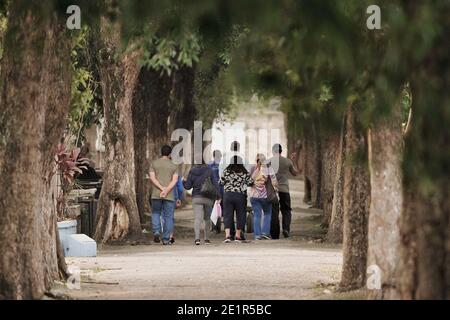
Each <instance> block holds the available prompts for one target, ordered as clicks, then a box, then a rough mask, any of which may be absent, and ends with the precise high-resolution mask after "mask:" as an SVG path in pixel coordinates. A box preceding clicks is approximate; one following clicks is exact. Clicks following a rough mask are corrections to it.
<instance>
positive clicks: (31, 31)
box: [0, 1, 71, 299]
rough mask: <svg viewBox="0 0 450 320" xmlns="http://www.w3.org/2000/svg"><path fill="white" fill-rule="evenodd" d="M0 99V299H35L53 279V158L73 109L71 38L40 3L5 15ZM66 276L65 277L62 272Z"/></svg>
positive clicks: (17, 5)
mask: <svg viewBox="0 0 450 320" xmlns="http://www.w3.org/2000/svg"><path fill="white" fill-rule="evenodd" d="M9 10H10V11H9V19H8V30H7V32H6V36H5V43H4V48H5V51H4V56H3V60H2V67H1V70H2V72H1V90H0V92H1V95H0V173H1V183H0V195H1V201H0V212H1V215H0V252H1V255H0V299H38V298H40V297H41V296H42V295H43V294H44V292H45V291H46V290H48V289H50V287H51V285H52V283H53V280H55V279H57V278H58V275H59V272H58V271H59V270H58V264H59V265H60V266H61V268H62V269H65V261H64V260H63V259H60V260H59V263H58V254H57V251H58V244H59V242H58V241H59V239H58V234H57V229H56V212H55V208H54V206H53V201H52V193H51V187H50V185H51V179H52V176H53V173H54V172H53V168H54V167H53V165H54V163H53V153H54V151H55V149H56V145H57V143H58V140H59V138H60V137H61V136H62V133H63V129H64V125H65V119H66V117H67V113H68V109H69V103H70V89H71V85H70V83H71V67H70V50H71V42H70V36H69V35H68V34H66V32H65V24H64V22H62V21H61V20H60V19H59V17H58V14H57V12H56V11H53V10H52V8H51V7H49V6H48V4H45V3H43V2H42V1H14V2H12V3H11V5H10V8H9ZM62 271H64V270H62Z"/></svg>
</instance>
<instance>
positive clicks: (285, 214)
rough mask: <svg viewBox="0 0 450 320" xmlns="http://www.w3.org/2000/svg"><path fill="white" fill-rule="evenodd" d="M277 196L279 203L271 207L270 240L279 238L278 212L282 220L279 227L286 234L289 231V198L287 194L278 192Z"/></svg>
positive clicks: (290, 215) (290, 216)
mask: <svg viewBox="0 0 450 320" xmlns="http://www.w3.org/2000/svg"><path fill="white" fill-rule="evenodd" d="M278 196H279V199H280V202H279V203H275V204H273V205H272V223H271V226H270V235H271V236H272V239H279V238H280V220H279V214H280V210H281V218H282V222H281V225H282V228H283V231H287V232H290V231H291V219H292V213H291V211H292V209H291V196H290V194H289V192H278Z"/></svg>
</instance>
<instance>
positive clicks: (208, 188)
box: [200, 170, 218, 200]
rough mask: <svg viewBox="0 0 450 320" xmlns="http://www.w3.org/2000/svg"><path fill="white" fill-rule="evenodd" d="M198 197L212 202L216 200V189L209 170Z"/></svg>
mask: <svg viewBox="0 0 450 320" xmlns="http://www.w3.org/2000/svg"><path fill="white" fill-rule="evenodd" d="M200 195H202V196H203V197H205V198H208V199H212V200H216V199H217V198H218V193H217V188H216V186H215V185H214V184H213V182H212V179H211V171H210V170H209V171H208V175H207V176H206V177H205V178H204V179H203V182H202V186H201V189H200Z"/></svg>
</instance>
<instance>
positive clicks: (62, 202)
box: [55, 144, 89, 248]
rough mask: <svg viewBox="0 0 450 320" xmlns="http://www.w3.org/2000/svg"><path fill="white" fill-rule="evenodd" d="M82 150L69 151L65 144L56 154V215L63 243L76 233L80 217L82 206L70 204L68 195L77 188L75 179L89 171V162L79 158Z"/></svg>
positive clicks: (60, 145) (59, 146) (61, 145)
mask: <svg viewBox="0 0 450 320" xmlns="http://www.w3.org/2000/svg"><path fill="white" fill-rule="evenodd" d="M79 154H80V149H79V148H74V149H72V150H68V149H67V147H66V146H65V145H63V144H59V145H58V148H57V150H56V154H55V168H56V171H57V174H58V177H59V183H58V188H57V190H58V191H57V193H58V194H57V198H56V213H57V219H58V231H59V236H60V239H61V242H62V243H63V247H64V248H65V246H64V241H65V238H66V236H67V235H70V234H74V233H76V227H77V220H76V219H77V217H78V216H79V215H80V206H79V205H75V206H71V205H69V204H68V201H67V195H68V194H69V192H70V191H71V190H72V189H73V187H74V186H75V178H76V176H77V175H78V174H80V173H82V170H83V169H87V167H86V165H87V164H88V163H89V160H88V159H86V158H79Z"/></svg>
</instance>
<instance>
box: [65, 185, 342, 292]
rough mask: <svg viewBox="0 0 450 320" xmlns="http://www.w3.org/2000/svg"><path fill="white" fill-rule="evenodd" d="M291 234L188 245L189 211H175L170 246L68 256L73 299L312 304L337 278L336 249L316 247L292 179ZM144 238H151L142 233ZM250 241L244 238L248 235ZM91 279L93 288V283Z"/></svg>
mask: <svg viewBox="0 0 450 320" xmlns="http://www.w3.org/2000/svg"><path fill="white" fill-rule="evenodd" d="M291 188H292V189H293V190H300V191H297V192H293V193H292V197H293V207H294V212H293V221H292V223H293V224H292V237H291V238H289V239H280V240H270V241H256V242H255V241H253V242H251V243H230V244H223V243H221V240H222V238H223V235H214V236H213V238H212V244H211V245H203V244H202V245H200V246H197V247H196V246H194V245H193V230H192V227H191V226H192V225H193V219H192V211H191V210H189V209H185V210H180V211H177V212H176V215H175V219H176V225H177V229H176V237H177V238H176V243H175V245H173V246H162V245H158V244H153V245H139V246H123V247H103V248H101V250H99V254H98V256H97V257H95V258H67V262H68V264H69V265H70V266H76V267H78V268H80V269H81V273H82V283H81V290H69V291H67V293H68V294H69V296H70V297H72V298H76V299H315V298H321V297H326V295H327V293H328V289H330V288H332V287H333V285H335V284H336V283H337V282H338V280H339V274H340V269H341V262H342V261H341V260H342V255H341V250H340V248H339V247H337V246H330V245H326V244H322V243H317V242H316V241H314V240H313V239H317V238H320V236H321V235H322V232H323V231H322V230H321V229H320V227H319V224H320V211H318V210H313V209H308V208H307V206H306V205H304V204H301V199H302V196H303V192H302V189H303V183H302V182H301V181H297V180H293V181H291ZM149 236H150V234H149ZM248 238H249V237H248ZM93 282H94V283H93Z"/></svg>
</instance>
